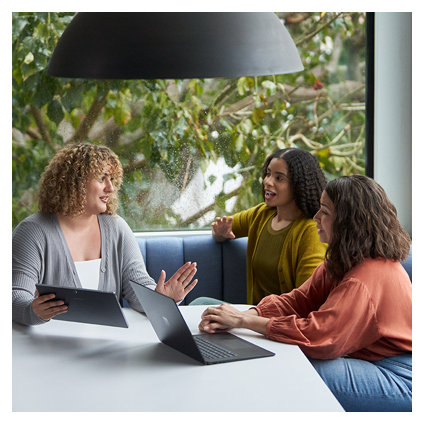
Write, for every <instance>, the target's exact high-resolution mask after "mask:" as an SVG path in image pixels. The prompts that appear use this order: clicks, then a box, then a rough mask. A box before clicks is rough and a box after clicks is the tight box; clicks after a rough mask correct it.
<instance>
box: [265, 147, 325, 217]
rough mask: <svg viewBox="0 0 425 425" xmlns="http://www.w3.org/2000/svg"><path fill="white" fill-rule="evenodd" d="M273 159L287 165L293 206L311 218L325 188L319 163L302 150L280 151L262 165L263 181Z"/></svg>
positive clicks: (316, 209) (323, 176) (318, 206)
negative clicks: (283, 161)
mask: <svg viewBox="0 0 425 425" xmlns="http://www.w3.org/2000/svg"><path fill="white" fill-rule="evenodd" d="M274 158H278V159H284V160H285V161H286V163H287V164H288V171H289V181H290V183H291V187H292V191H293V193H294V199H295V204H296V205H297V207H298V208H299V209H300V210H301V211H302V213H303V214H304V215H305V216H306V217H309V218H313V216H314V214H316V212H317V211H318V210H319V208H320V196H321V195H322V192H323V190H324V188H325V186H326V179H325V175H324V174H323V171H322V169H321V168H320V165H319V162H318V161H317V159H316V158H315V157H314V156H313V155H312V154H311V153H310V152H308V151H305V150H303V149H298V148H286V149H280V150H278V151H276V152H274V153H272V154H271V155H269V156H268V157H267V158H266V160H265V162H264V164H263V175H262V177H263V181H264V178H265V177H266V174H267V168H268V166H269V164H270V162H271V160H272V159H274ZM263 198H264V185H263Z"/></svg>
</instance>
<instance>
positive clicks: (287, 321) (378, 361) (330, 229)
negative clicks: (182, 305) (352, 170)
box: [199, 175, 412, 411]
mask: <svg viewBox="0 0 425 425" xmlns="http://www.w3.org/2000/svg"><path fill="white" fill-rule="evenodd" d="M320 204H321V207H320V210H319V211H318V212H317V213H316V215H315V217H314V220H315V221H316V223H317V229H318V233H319V237H320V240H321V241H322V242H324V243H327V244H328V249H327V252H326V260H325V261H324V263H322V264H321V265H320V266H318V267H317V269H316V270H315V271H314V273H313V275H312V276H311V278H309V279H308V280H307V281H306V282H305V283H304V284H302V285H301V286H300V287H299V288H296V289H294V290H292V291H291V292H290V293H288V294H282V295H269V296H267V297H265V298H263V299H262V300H261V302H260V303H259V304H258V305H257V306H256V307H254V308H252V309H249V310H247V311H243V312H241V311H239V310H237V309H234V308H233V307H231V306H229V305H224V304H223V305H221V306H220V307H209V308H208V309H207V310H206V311H205V312H204V313H203V315H202V321H201V323H200V324H199V328H200V329H201V330H203V331H205V332H210V333H213V332H216V331H218V330H224V329H225V330H229V329H231V328H247V329H251V330H253V331H256V332H259V333H261V334H263V335H265V336H266V337H267V338H270V339H273V340H276V341H280V342H284V343H286V344H296V345H298V346H299V347H300V348H301V350H302V351H303V352H304V354H305V355H306V356H308V357H309V359H310V361H311V363H312V365H313V366H314V368H315V369H316V370H317V372H318V373H319V375H320V376H321V377H322V379H323V380H324V381H325V383H326V384H327V385H328V387H329V388H330V390H331V391H332V392H333V393H334V395H335V397H336V398H337V399H338V401H339V402H340V403H341V405H342V407H344V409H345V410H347V411H411V409H412V285H411V282H410V279H409V276H408V274H407V273H406V271H405V270H404V268H403V266H402V265H401V264H400V261H404V260H405V259H406V258H407V256H408V255H409V248H410V237H409V235H408V234H407V232H406V231H405V230H404V229H403V228H402V226H401V224H400V223H399V221H398V219H397V212H396V209H395V207H394V205H393V204H392V203H391V202H390V201H389V199H388V198H387V195H386V194H385V192H384V190H383V189H382V187H381V186H380V185H379V184H377V183H376V182H375V181H374V180H372V179H371V178H369V177H365V176H361V175H355V176H345V177H341V178H338V179H336V180H333V181H331V182H329V183H328V184H327V185H326V188H325V190H324V192H323V194H322V197H321V201H320Z"/></svg>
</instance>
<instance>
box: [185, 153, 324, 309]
mask: <svg viewBox="0 0 425 425" xmlns="http://www.w3.org/2000/svg"><path fill="white" fill-rule="evenodd" d="M325 184H326V180H325V177H324V175H323V171H322V169H321V168H320V165H319V163H318V162H317V160H316V159H315V158H314V156H313V155H311V154H310V153H309V152H307V151H305V150H302V149H297V148H287V149H281V150H278V151H276V152H274V153H273V154H272V155H270V156H269V157H267V159H266V161H265V162H264V165H263V198H264V202H263V203H261V204H259V205H257V206H256V207H253V208H250V209H248V210H245V211H242V212H239V213H237V214H235V215H234V216H233V217H222V218H220V217H217V218H216V221H215V222H214V223H212V234H213V237H214V239H215V240H216V241H219V242H222V241H225V240H227V239H234V238H240V237H244V236H248V245H247V300H248V304H257V303H258V302H259V301H260V300H261V299H262V298H263V297H265V296H266V295H270V294H282V293H284V292H289V291H291V290H292V289H294V288H296V287H298V286H300V285H301V284H302V283H304V282H305V281H306V280H307V279H308V278H309V277H310V276H311V274H312V273H313V271H314V269H315V268H316V267H317V266H318V265H319V264H320V263H321V262H322V261H323V259H324V256H325V252H326V245H325V244H323V243H321V242H320V240H319V236H318V235H317V231H316V225H315V223H314V221H313V219H312V218H313V216H314V214H315V213H316V212H317V210H318V209H319V208H320V195H321V194H322V191H323V189H324V187H325ZM214 303H215V304H217V303H219V302H218V300H214V299H212V298H207V297H203V298H200V299H197V300H194V301H192V303H191V304H214Z"/></svg>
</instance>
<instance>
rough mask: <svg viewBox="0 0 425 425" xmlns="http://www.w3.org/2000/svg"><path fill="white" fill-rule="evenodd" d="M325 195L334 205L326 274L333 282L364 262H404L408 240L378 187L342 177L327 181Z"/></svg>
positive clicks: (365, 179)
mask: <svg viewBox="0 0 425 425" xmlns="http://www.w3.org/2000/svg"><path fill="white" fill-rule="evenodd" d="M325 192H326V194H327V195H328V196H329V198H330V200H331V201H332V202H333V217H334V220H333V224H332V237H331V241H330V243H329V245H328V249H327V252H326V260H327V261H326V271H327V273H328V274H329V276H330V277H331V278H332V279H335V280H336V281H340V280H341V279H342V278H343V276H344V275H345V274H346V273H347V272H348V271H349V270H350V269H351V268H353V267H354V266H355V265H357V264H360V263H361V262H362V261H363V260H364V259H365V258H385V259H389V260H395V261H403V260H405V259H406V258H407V256H408V255H409V249H410V242H411V240H410V236H409V234H408V233H407V232H406V231H405V230H404V229H403V227H402V226H401V224H400V222H399V221H398V219H397V210H396V208H395V206H394V205H393V204H392V203H391V202H390V200H389V199H388V197H387V195H386V193H385V191H384V189H383V188H382V187H381V186H380V185H379V184H378V183H376V182H375V181H374V180H373V179H371V178H370V177H366V176H362V175H353V176H344V177H340V178H337V179H335V180H332V181H330V182H329V183H328V184H327V185H326V188H325Z"/></svg>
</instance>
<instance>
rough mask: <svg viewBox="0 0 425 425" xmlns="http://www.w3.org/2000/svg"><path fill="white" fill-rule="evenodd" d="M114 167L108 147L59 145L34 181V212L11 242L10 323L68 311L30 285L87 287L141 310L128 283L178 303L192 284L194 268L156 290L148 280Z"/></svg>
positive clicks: (119, 173) (41, 320) (162, 281)
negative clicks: (121, 211) (121, 210)
mask: <svg viewBox="0 0 425 425" xmlns="http://www.w3.org/2000/svg"><path fill="white" fill-rule="evenodd" d="M122 174H123V170H122V166H121V163H120V161H119V159H118V157H117V155H115V153H113V152H112V151H111V150H110V149H109V148H107V147H105V146H97V145H92V144H85V143H82V144H77V145H71V146H66V147H64V148H63V149H61V150H60V151H59V152H57V153H56V155H55V156H54V157H53V158H52V159H51V161H50V162H49V164H48V166H47V167H46V169H45V171H44V173H43V175H42V177H41V180H40V194H39V209H40V212H38V213H36V214H33V215H31V216H30V217H27V218H26V219H25V220H23V221H22V222H21V223H19V225H18V226H17V227H16V229H15V230H14V232H13V237H12V317H13V320H15V321H16V322H19V323H21V324H26V325H35V324H40V323H45V322H46V321H48V320H49V319H51V318H52V317H54V316H55V315H57V314H61V313H64V312H66V311H67V307H66V306H65V305H64V303H63V301H52V299H53V298H54V294H48V295H42V296H37V294H36V286H35V285H36V284H48V285H55V286H70V287H88V288H92V289H99V290H102V291H110V292H114V293H115V294H117V297H119V299H120V301H122V299H123V298H125V299H126V300H127V301H128V303H129V305H130V306H131V307H132V308H134V309H136V310H138V311H142V307H141V305H140V303H139V302H138V301H137V298H136V295H135V294H134V292H133V290H132V288H131V286H130V284H129V281H130V280H133V281H135V282H138V283H140V284H141V285H146V286H149V287H151V288H153V289H155V290H156V291H158V292H161V293H162V294H164V295H167V296H169V297H171V298H173V299H174V300H175V301H176V302H179V301H181V300H182V299H183V298H184V297H185V296H186V294H187V293H188V292H189V291H191V290H192V289H193V287H194V286H195V285H196V283H197V280H196V279H195V280H194V281H193V282H191V281H192V278H193V276H194V275H195V273H196V263H193V264H191V263H186V264H184V265H183V266H182V267H181V268H180V269H179V270H177V271H176V273H175V274H174V275H173V276H172V277H171V278H170V279H169V280H168V281H167V282H166V281H165V278H166V276H165V272H164V271H162V272H161V275H160V277H159V280H158V284H157V285H156V284H155V282H154V280H153V279H152V278H151V277H150V276H149V275H148V274H147V272H146V267H145V264H144V261H143V257H142V254H141V252H140V249H139V246H138V244H137V241H136V239H135V237H134V235H133V232H132V231H131V229H130V228H129V226H128V225H127V223H126V222H125V221H124V220H123V219H122V218H121V217H119V216H118V215H116V214H115V211H116V210H117V208H118V194H117V192H118V189H119V187H120V185H121V179H122Z"/></svg>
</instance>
